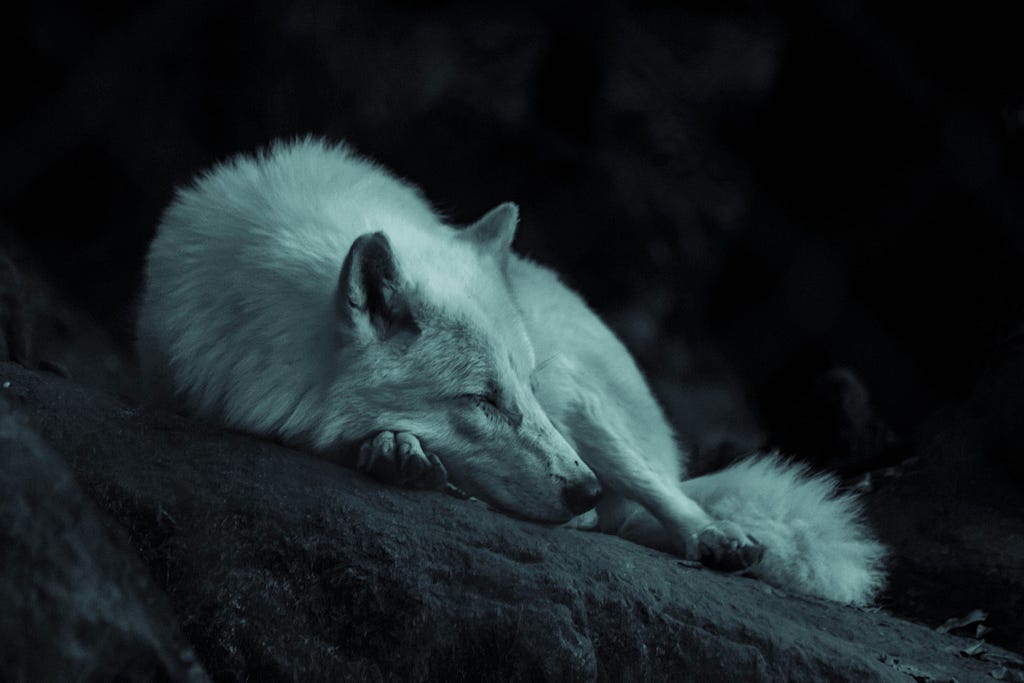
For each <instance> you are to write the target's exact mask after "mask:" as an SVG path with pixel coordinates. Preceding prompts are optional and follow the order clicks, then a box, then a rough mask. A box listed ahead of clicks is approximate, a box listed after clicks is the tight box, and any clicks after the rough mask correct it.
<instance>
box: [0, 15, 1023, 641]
mask: <svg viewBox="0 0 1024 683" xmlns="http://www.w3.org/2000/svg"><path fill="white" fill-rule="evenodd" d="M95 7H96V6H93V7H92V8H86V7H83V6H79V5H78V4H70V3H69V4H66V5H61V4H60V3H45V4H32V3H22V4H21V5H20V7H19V8H18V9H16V10H15V9H8V10H6V11H5V13H6V14H7V16H6V18H5V20H4V25H5V27H6V32H5V33H6V39H5V40H4V41H3V43H2V44H3V48H2V49H3V51H4V54H3V55H2V57H3V59H2V63H3V64H4V67H3V69H4V92H5V94H6V101H7V105H6V106H5V107H4V108H3V109H2V110H0V122H2V124H0V125H2V128H0V131H2V132H0V158H2V159H3V166H2V169H0V229H2V230H3V232H4V234H5V237H6V240H7V241H8V242H10V243H15V244H17V245H19V249H22V250H23V251H22V252H21V253H23V254H26V255H27V256H26V258H29V259H31V260H33V261H34V262H35V263H36V264H38V266H39V267H40V268H41V269H42V270H43V271H44V272H45V273H47V275H48V277H49V278H50V279H51V281H52V282H54V283H55V284H56V285H57V286H58V288H59V289H60V291H61V293H62V294H63V296H64V297H66V298H67V299H69V300H70V301H71V302H72V303H73V304H74V306H75V307H76V308H78V309H80V310H81V311H83V312H84V313H87V314H88V315H90V316H92V317H94V318H95V319H97V320H99V321H100V322H101V323H102V324H103V325H104V326H105V327H106V329H107V330H108V331H109V332H110V334H111V335H112V336H113V338H114V339H115V342H116V343H117V344H118V346H119V347H120V348H121V350H122V352H123V353H125V354H127V353H129V352H130V348H131V344H132V340H131V330H132V317H133V315H134V312H133V301H134V298H135V296H136V293H137V292H138V291H139V284H140V278H141V272H142V265H143V259H144V254H145V249H146V245H147V242H148V240H149V239H150V237H151V236H152V233H153V230H154V227H155V225H156V223H157V221H158V219H159V215H160V212H161V210H162V208H163V207H164V206H165V205H166V204H167V203H168V202H169V200H170V199H171V197H172V194H173V190H174V188H175V187H176V186H179V185H182V184H184V183H187V182H188V180H189V179H190V177H191V176H192V175H193V174H194V173H196V172H197V171H199V170H201V169H203V168H204V167H207V166H208V165H210V164H212V163H214V162H216V161H218V160H221V159H224V158H226V157H227V156H229V155H231V154H233V153H236V152H239V151H251V150H253V149H256V148H258V147H260V146H262V145H264V144H266V143H267V142H269V141H270V140H272V139H274V138H278V137H287V136H294V135H304V134H307V133H313V134H318V135H324V136H327V137H329V138H332V139H345V140H348V141H349V142H351V143H352V144H353V145H354V146H355V147H356V148H357V149H359V150H360V151H362V152H363V153H365V154H367V155H369V156H371V157H373V158H376V159H378V160H380V161H382V162H384V163H385V164H386V165H388V166H389V167H391V168H392V169H393V170H395V171H396V172H397V173H398V174H399V175H402V176H404V177H406V178H409V179H410V180H412V181H414V182H415V183H417V184H419V185H421V186H422V187H423V188H424V190H425V191H426V193H427V195H428V197H429V198H430V199H431V200H432V201H433V202H434V203H435V205H436V206H437V207H438V208H439V209H440V210H441V211H442V212H444V213H445V215H447V216H448V217H450V219H451V220H452V221H453V222H454V223H467V222H469V221H471V220H473V219H475V218H476V217H478V216H479V215H481V214H482V213H483V212H484V211H486V210H487V209H488V208H490V207H492V206H493V205H495V204H497V203H499V202H501V201H505V200H513V201H516V202H518V203H519V205H520V207H521V210H522V224H521V227H520V232H519V235H518V237H517V240H516V246H517V248H518V249H519V250H520V251H521V252H523V253H526V254H528V255H531V256H533V257H534V258H536V259H537V260H540V261H542V262H544V263H547V264H549V265H552V266H553V267H555V268H556V269H558V270H559V271H560V272H562V273H563V274H564V277H565V279H566V281H567V282H568V283H570V284H571V285H572V286H574V287H576V288H577V289H579V290H580V291H581V292H582V293H583V294H584V295H585V297H586V298H587V299H588V300H589V301H590V302H591V303H592V304H593V306H594V307H595V308H596V309H597V310H598V311H599V312H600V313H601V314H602V315H603V316H604V317H605V318H606V319H607V320H608V321H609V322H610V324H611V325H612V326H613V327H614V328H615V329H616V330H617V331H618V332H619V333H620V335H621V336H622V337H623V338H624V340H625V341H626V342H627V344H628V345H629V346H630V348H631V349H632V350H633V351H634V353H636V355H637V356H638V358H639V360H640V362H641V365H642V366H643V367H644V369H645V370H646V371H647V373H648V375H649V376H650V377H651V379H652V383H653V384H654V386H655V390H656V391H657V393H658V394H659V396H660V397H661V398H662V399H663V401H664V403H665V404H666V406H667V408H668V411H669V413H670V415H671V417H672V419H673V421H674V422H675V423H676V425H677V426H678V427H679V428H680V430H681V432H682V436H683V438H684V439H685V440H687V441H688V442H689V443H690V444H691V445H692V446H693V447H694V449H695V450H696V451H697V453H698V455H699V456H702V457H703V458H704V459H705V460H707V461H713V460H715V458H716V457H718V456H723V457H726V456H730V455H732V454H735V453H737V452H743V451H746V450H749V449H751V448H754V447H759V446H764V445H782V446H784V447H786V448H787V450H789V451H792V452H796V453H798V454H799V455H801V456H804V457H807V458H810V459H813V460H817V461H819V462H823V463H825V464H828V465H831V466H834V467H838V468H840V469H841V470H843V471H844V473H846V474H855V473H858V472H863V471H865V470H869V469H873V468H875V467H877V466H879V465H885V464H892V463H895V462H898V461H899V460H900V459H901V458H903V457H905V456H907V455H908V453H911V454H912V453H918V454H920V452H921V451H920V449H918V450H917V451H914V450H913V449H910V451H908V450H906V448H905V446H904V445H901V444H906V443H907V442H909V441H914V442H915V443H919V442H921V441H922V439H925V440H926V439H927V438H931V437H933V436H934V435H935V434H938V433H939V431H940V430H938V429H937V427H936V425H942V424H944V421H945V417H944V416H946V415H948V414H952V413H950V412H949V411H953V413H955V414H958V415H960V414H963V413H964V411H966V412H967V413H971V414H974V413H979V414H983V416H984V417H985V419H988V417H987V416H994V417H992V421H991V422H986V421H985V420H980V421H979V422H978V423H977V424H978V425H981V426H977V425H975V426H974V427H972V429H975V430H986V433H987V434H988V433H991V434H995V435H996V436H993V437H992V438H989V439H980V442H983V444H984V448H979V449H975V450H970V449H961V450H960V451H957V453H956V455H955V456H953V455H951V456H949V461H950V462H952V461H956V462H958V463H959V464H960V465H963V464H964V463H965V462H966V463H967V464H968V465H969V466H970V467H981V468H996V469H995V470H993V471H994V472H995V475H994V476H996V477H1004V476H1005V473H1009V474H1010V475H1011V476H1016V477H1020V473H1021V469H1022V460H1024V455H1022V448H1021V447H1020V444H1021V443H1022V442H1024V438H1020V437H1021V433H1020V428H1019V427H1017V426H1016V425H1017V416H1018V415H1019V414H1020V413H1019V411H1018V410H1017V408H1016V407H1014V406H1020V405H1021V404H1022V403H1024V401H1022V395H1021V391H1020V388H1021V387H1022V386H1024V381H1021V380H1020V378H1024V371H1022V368H1024V364H1022V363H1020V361H1019V355H1018V354H1019V349H1020V345H1021V344H1020V342H1021V320H1022V319H1024V310H1022V301H1021V296H1020V293H1021V292H1022V291H1024V268H1022V265H1024V192H1022V185H1024V69H1022V66H1024V59H1022V54H1021V49H1020V45H1021V38H1020V27H1021V24H1020V23H1019V22H1018V21H1016V17H1014V16H1012V14H1011V8H1012V3H1003V4H1001V5H996V4H974V5H971V6H970V9H969V10H968V9H966V6H965V7H951V8H944V7H942V6H939V5H938V4H928V5H924V4H921V5H919V6H914V5H913V4H908V3H888V2H881V1H878V2H872V1H870V0H851V1H850V2H843V3H839V2H836V3H821V2H812V1H807V2H794V3H783V4H775V3H762V2H754V1H751V2H696V3H688V4H687V5H686V6H685V7H680V6H678V5H677V3H671V2H664V3H659V2H648V3H632V4H629V5H625V4H618V3H611V2H588V3H582V2H580V3H557V4H553V3H546V2H534V3H504V4H502V3H488V4H486V5H484V4H480V3H471V2H465V3H463V2H446V3H436V4H433V5H431V6H429V7H427V6H424V5H421V4H419V3H412V2H395V3H368V2H362V3H352V4H348V3H339V4H335V3H315V2H308V1H299V2H270V1H265V0H260V1H256V2H221V3H201V2H162V3H161V2H132V3H128V2H124V3H108V4H106V5H105V6H103V7H102V9H96V8H95ZM342 257H343V255H342V254H339V267H340V263H341V259H342ZM72 333H73V332H72ZM834 368H846V369H847V372H846V373H845V374H840V375H836V374H834V373H833V374H832V375H827V374H826V373H828V372H829V371H830V370H832V369H834ZM1008 368H1009V369H1008ZM837 377H838V379H836V378H837ZM1006 377H1010V379H1008V380H1007V379H1005V378H1006ZM823 378H824V379H823ZM1004 380H1005V381H1004ZM994 385H996V386H994ZM864 391H869V392H870V401H869V400H868V399H867V398H866V396H865V395H864V393H863V392H864ZM851 395H853V396H854V399H849V397H850V396H851ZM848 399H849V400H848ZM851 400H852V404H853V407H851ZM1008 406H1009V407H1008ZM858 411H861V412H862V413H865V414H869V416H870V418H871V420H867V419H866V418H865V419H864V420H861V419H858V418H856V415H854V416H851V415H850V413H858ZM957 411H959V412H957ZM867 422H870V423H871V425H874V426H873V427H872V429H873V430H874V431H872V432H871V433H872V434H874V435H875V436H871V435H868V436H865V435H864V434H861V433H860V432H858V433H856V434H852V435H851V434H850V433H849V432H850V429H852V430H853V431H854V432H857V429H859V428H860V427H864V424H867ZM854 423H856V425H860V427H858V428H850V427H849V426H850V425H851V424H854ZM972 424H973V423H972ZM823 425H824V427H823ZM837 425H838V426H837ZM864 429H867V428H866V427H864ZM844 430H845V431H844ZM861 431H864V430H863V429H862V430H861ZM869 431H870V430H869ZM878 434H882V436H878ZM937 438H945V437H941V435H940V437H937ZM853 442H857V443H858V444H860V446H856V444H855V445H851V443H853ZM867 442H870V443H868V445H867V446H864V443H867ZM855 446H856V447H855ZM844 449H845V450H844ZM847 456H849V458H852V460H850V459H844V458H847ZM940 476H941V475H940ZM950 476H953V475H950ZM1014 481H1017V482H1018V483H1019V482H1020V481H1022V479H1020V478H1018V479H1016V480H1014ZM978 486H981V485H980V484H979V485H978ZM979 490H980V489H979ZM1019 502H1020V501H1019V498H1014V499H1013V500H1012V501H1011V502H1010V503H1008V504H1007V506H1006V507H1007V509H1011V508H1012V509H1014V510H1016V511H1017V514H1019ZM943 590H944V588H942V587H941V586H939V587H936V588H935V592H936V594H940V593H941V592H942V591H943ZM971 599H973V598H970V599H965V601H964V605H966V606H969V605H970V604H972V603H971V602H970V600H971ZM939 613H941V610H940V611H938V612H936V614H939ZM1015 637H1017V636H1015ZM1007 642H1008V643H1009V644H1011V645H1013V644H1015V643H1017V641H1015V640H1013V639H1010V640H1008V641H1007ZM1020 642H1024V641H1020Z"/></svg>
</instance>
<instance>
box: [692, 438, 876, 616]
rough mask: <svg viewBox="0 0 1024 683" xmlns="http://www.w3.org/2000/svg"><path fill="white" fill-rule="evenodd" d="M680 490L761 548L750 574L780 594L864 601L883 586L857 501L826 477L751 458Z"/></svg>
mask: <svg viewBox="0 0 1024 683" xmlns="http://www.w3.org/2000/svg"><path fill="white" fill-rule="evenodd" d="M682 488H683V491H684V492H685V493H686V494H687V495H688V496H690V497H691V498H693V499H694V500H696V501H697V502H698V503H700V504H701V506H702V507H703V508H704V509H705V510H706V511H707V512H708V514H710V515H711V516H712V517H714V518H716V519H723V520H727V521H731V522H734V523H736V524H738V525H739V526H740V527H741V528H742V529H743V530H744V531H746V532H747V533H748V534H749V535H751V536H753V537H755V538H756V539H757V540H758V541H760V542H761V543H762V544H763V545H764V547H765V554H764V558H763V559H762V560H761V561H760V562H759V563H758V564H756V565H755V566H753V567H751V573H752V574H753V575H755V576H757V577H758V578H760V579H762V580H764V581H767V582H768V583H771V584H774V585H776V586H779V587H780V588H783V589H787V590H793V591H798V592H801V593H806V594H809V595H815V596H819V597H823V598H827V599H829V600H835V601H837V602H841V603H852V604H855V605H864V604H868V603H870V602H871V599H872V598H873V597H874V595H875V594H876V593H877V592H878V591H879V590H880V589H881V588H882V585H883V584H884V581H885V574H884V571H883V562H884V559H885V548H884V547H883V546H882V545H881V544H880V543H879V542H878V541H876V540H875V539H874V538H873V537H872V535H871V532H870V531H869V530H868V528H867V526H866V525H865V524H864V522H863V520H862V510H861V505H860V502H859V501H858V500H857V498H856V497H855V496H853V495H850V494H842V493H838V492H837V490H836V489H837V481H836V479H835V477H833V476H829V475H821V474H819V475H811V474H809V472H808V468H807V467H806V466H804V465H799V464H794V463H792V462H788V461H786V460H784V459H783V458H781V457H779V456H778V455H775V454H773V455H767V456H761V457H753V458H750V459H747V460H744V461H742V462H740V463H738V464H736V465H733V466H731V467H729V468H727V469H725V470H722V471H720V472H715V473H713V474H709V475H707V476H704V477H698V478H696V479H689V480H687V481H684V482H683V484H682Z"/></svg>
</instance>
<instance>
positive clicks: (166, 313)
mask: <svg viewBox="0 0 1024 683" xmlns="http://www.w3.org/2000/svg"><path fill="white" fill-rule="evenodd" d="M517 222H518V209H517V208H516V206H515V205H514V204H511V203H506V204H502V205H500V206H498V207H497V208H495V209H493V210H492V211H490V212H489V213H488V214H487V215H485V216H484V217H483V218H481V219H480V220H479V221H477V222H476V223H474V224H473V225H470V226H468V227H465V228H461V229H459V228H454V227H451V226H449V225H447V224H445V222H444V221H443V220H442V219H441V218H440V217H438V215H437V214H436V213H435V212H434V211H433V210H432V209H431V208H430V206H429V204H428V203H427V201H426V200H425V199H424V198H423V196H422V195H421V194H420V192H419V191H418V190H417V189H416V188H415V187H413V186H412V185H410V184H408V183H406V182H403V181H402V180H399V179H398V178H396V177H394V176H393V175H391V174H390V173H388V172H387V171H386V170H384V169H383V168H381V167H380V166H378V165H376V164H374V163H372V162H371V161H368V160H367V159H364V158H362V157H360V156H358V155H357V154H355V153H354V152H353V151H352V150H351V149H350V148H349V147H347V146H345V145H333V144H328V143H325V142H323V141H321V140H318V139H313V138H307V139H303V140H297V141H294V142H288V143H277V144H274V145H272V146H271V147H270V148H269V149H268V150H266V151H264V152H261V153H259V154H257V155H255V156H238V157H235V158H234V159H232V160H230V161H228V162H227V163H224V164H221V165H219V166H216V167H215V168H213V169H212V170H210V171H208V172H207V173H205V174H203V175H201V176H200V177H199V178H197V179H196V181H195V182H194V184H193V185H192V186H191V187H189V188H187V189H183V190H181V191H180V192H179V193H178V195H177V197H176V198H175V200H174V201H173V203H172V204H171V206H170V207H169V208H168V209H167V211H166V212H165V214H164V215H163V218H162V221H161V223H160V226H159V228H158V231H157V234H156V237H155V239H154V240H153V243H152V246H151V248H150V251H149V256H148V260H147V266H146V283H145V291H144V293H143V298H142V307H141V312H140V318H139V323H138V350H139V354H140V361H141V363H142V366H143V370H144V371H145V373H146V374H147V375H148V376H149V377H150V378H151V380H152V381H153V383H154V386H158V387H162V388H163V390H164V391H165V392H167V393H168V394H169V395H171V396H173V397H175V398H176V399H177V400H179V401H181V402H183V403H184V405H185V406H186V407H187V408H188V409H189V410H191V411H192V412H194V413H196V414H198V415H201V416H203V417H206V418H207V419H212V420H215V421H219V422H221V423H223V424H226V425H230V426H232V427H236V428H240V429H243V430H247V431H249V432H252V433H255V434H260V435H267V436H274V437H277V438H280V439H281V440H283V441H284V442H286V443H290V444H294V445H297V446H300V447H305V448H310V449H312V450H315V451H317V452H320V453H325V454H331V455H339V454H344V453H351V454H352V459H353V464H355V465H357V466H358V467H359V468H360V469H363V470H366V471H369V472H370V473H372V474H374V475H376V476H377V477H378V478H381V479H385V480H388V481H393V482H396V483H401V484H408V485H419V486H438V485H439V484H441V483H442V482H444V481H446V480H447V481H450V482H451V483H452V484H454V485H456V486H458V487H459V488H461V489H463V490H464V491H466V492H468V493H470V494H472V495H475V496H477V497H479V498H481V499H483V500H485V501H487V502H489V503H490V504H492V505H493V506H495V507H497V508H500V509H503V510H506V511H508V512H510V513H512V514H514V515H516V516H520V517H525V518H529V519H533V520H536V521H540V522H548V523H563V522H567V521H570V520H574V519H575V520H576V522H577V523H578V524H583V523H584V521H588V522H590V523H591V525H593V526H596V527H597V528H598V529H600V530H601V531H604V532H607V533H613V534H618V535H621V536H624V537H626V538H629V539H632V540H635V541H637V542H640V543H643V544H647V545H650V546H654V547H659V548H663V549H666V550H669V551H672V552H675V553H677V554H679V555H681V556H683V557H686V558H689V559H694V560H701V561H702V562H704V563H705V564H709V565H712V566H715V567H719V568H723V569H747V571H749V572H750V573H752V574H754V575H756V576H758V577H760V578H762V579H763V580H765V581H768V582H770V583H773V584H776V585H779V586H781V587H784V588H788V589H792V590H795V591H800V592H804V593H807V594H812V595H817V596H822V597H826V598H829V599H832V600H837V601H840V602H851V603H858V604H863V603H866V602H868V601H870V599H871V597H872V595H873V594H874V593H875V592H876V591H877V589H878V588H879V587H880V585H881V583H882V581H883V573H882V570H881V562H882V557H883V549H882V547H881V546H880V545H879V544H878V543H877V542H876V541H874V540H873V538H872V537H871V534H870V532H869V531H868V529H867V528H866V527H865V526H864V524H863V523H862V522H861V520H860V511H859V507H858V504H857V502H856V500H855V499H853V498H852V497H850V496H847V495H840V494H837V492H836V489H835V482H834V480H833V479H831V478H828V477H823V476H810V475H808V474H807V473H806V472H805V471H804V470H803V469H802V468H800V467H797V466H794V465H791V464H787V463H785V462H784V461H782V460H781V459H779V458H778V457H775V456H763V457H759V458H754V459H750V460H747V461H744V462H741V463H739V464H737V465H734V466H732V467H730V468H728V469H726V470H723V471H720V472H717V473H715V474H711V475H709V476H705V477H699V478H696V479H686V454H685V453H684V452H682V451H681V449H680V447H679V446H678V444H677V443H676V439H675V436H674V435H673V432H672V429H671V428H670V427H669V425H668V422H667V421H666V419H665V416H664V414H663V413H662V410H661V409H660V407H659V406H658V404H657V403H656V401H655V399H654V397H653V396H652V394H651V392H650V390H649V388H648V386H647V384H646V382H645V380H644V378H643V377H642V375H641V373H640V371H639V370H638V368H637V366H636V363H635V362H634V361H633V359H632V357H631V356H630V354H629V353H628V352H627V351H626V349H625V347H624V346H623V345H622V344H621V343H620V342H619V340H618V339H617V338H616V337H615V335H614V334H613V333H612V332H611V331H610V330H609V329H608V328H607V327H606V326H605V325H604V324H603V323H602V322H601V321H600V320H599V319H598V317H597V316H596V315H595V314H594V313H593V312H592V311H591V310H590V309H589V308H588V307H587V306H586V304H585V303H584V302H583V300H582V299H581V298H580V297H579V296H578V295H577V294H576V293H574V292H572V291H571V290H569V289H568V288H567V287H565V286H564V285H563V284H562V283H561V282H559V280H558V277H557V276H556V275H555V273H553V272H552V271H550V270H548V269H546V268H544V267H542V266H539V265H537V264H536V263H533V262H531V261H529V260H527V259H525V258H522V257H520V256H519V255H517V254H515V253H514V252H513V251H512V250H511V243H512V238H513V234H514V232H515V229H516V224H517Z"/></svg>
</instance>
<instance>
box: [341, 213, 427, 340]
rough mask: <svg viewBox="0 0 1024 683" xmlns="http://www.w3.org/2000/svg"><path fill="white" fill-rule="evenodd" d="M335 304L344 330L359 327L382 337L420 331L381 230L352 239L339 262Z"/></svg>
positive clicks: (388, 337)
mask: <svg viewBox="0 0 1024 683" xmlns="http://www.w3.org/2000/svg"><path fill="white" fill-rule="evenodd" d="M336 306H337V310H338V322H339V325H340V328H341V331H342V332H343V333H347V334H352V333H353V332H355V333H358V332H360V331H362V332H363V333H364V334H367V333H369V334H372V335H374V336H376V338H377V339H381V340H384V339H390V338H392V337H395V336H396V335H399V334H402V333H407V334H408V333H411V334H416V333H418V332H419V327H418V326H417V325H416V321H415V320H413V317H412V313H411V311H410V309H409V299H408V292H406V291H405V287H404V285H403V283H402V279H401V276H400V274H399V270H398V262H397V261H396V260H395V253H394V252H393V251H392V250H391V242H390V241H388V238H387V236H386V235H385V234H384V233H382V232H374V233H366V234H364V235H360V236H359V237H357V238H356V241H355V242H353V243H352V248H351V249H349V251H348V255H347V256H346V257H345V263H344V264H343V265H342V266H341V277H340V278H339V279H338V293H337V301H336Z"/></svg>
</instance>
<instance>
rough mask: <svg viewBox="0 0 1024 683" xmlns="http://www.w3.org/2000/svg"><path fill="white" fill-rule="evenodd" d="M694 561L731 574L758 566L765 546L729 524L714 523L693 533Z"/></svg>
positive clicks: (719, 521)
mask: <svg viewBox="0 0 1024 683" xmlns="http://www.w3.org/2000/svg"><path fill="white" fill-rule="evenodd" d="M693 543H694V545H695V546H696V554H697V558H699V559H700V561H701V564H703V565H705V566H708V567H711V568H713V569H720V570H722V571H726V572H734V571H738V570H740V569H746V568H747V567H749V566H751V565H754V564H757V563H758V562H760V561H761V558H762V557H764V546H763V545H761V543H760V542H759V541H758V540H757V539H756V538H754V537H753V536H751V535H749V534H747V533H746V532H744V531H743V529H741V528H740V527H739V526H738V525H736V524H734V523H732V522H726V521H722V520H716V521H714V522H712V523H711V524H708V525H707V526H706V527H704V528H703V529H701V530H700V531H698V532H697V533H695V534H694V538H693Z"/></svg>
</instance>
